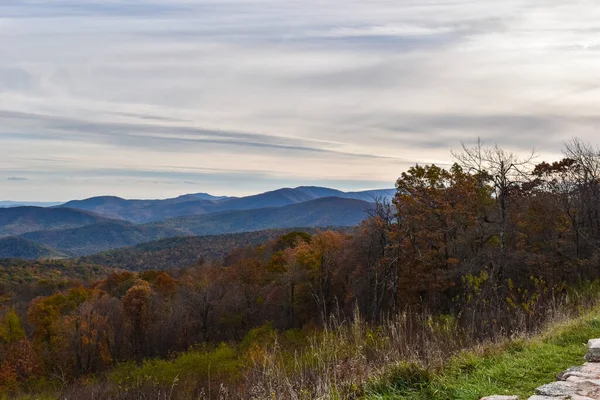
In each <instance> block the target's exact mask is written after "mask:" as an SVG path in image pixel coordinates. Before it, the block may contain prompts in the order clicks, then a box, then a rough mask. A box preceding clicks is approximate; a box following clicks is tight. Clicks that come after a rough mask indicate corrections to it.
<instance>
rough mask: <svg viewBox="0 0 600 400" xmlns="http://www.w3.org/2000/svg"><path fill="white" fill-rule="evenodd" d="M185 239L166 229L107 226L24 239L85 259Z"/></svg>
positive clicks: (63, 231)
mask: <svg viewBox="0 0 600 400" xmlns="http://www.w3.org/2000/svg"><path fill="white" fill-rule="evenodd" d="M181 235H182V233H181V232H179V231H177V230H175V229H171V228H166V227H160V226H152V227H151V226H135V225H129V224H126V223H120V222H103V223H99V224H95V225H90V226H85V227H81V228H74V229H64V230H59V231H38V232H31V233H27V234H25V235H23V236H22V237H23V238H26V239H29V240H32V241H34V242H37V243H41V244H44V245H46V246H50V247H53V248H55V249H58V250H60V251H61V252H64V253H66V254H68V255H70V256H83V255H87V254H93V253H97V252H100V251H104V250H109V249H114V248H118V247H125V246H133V245H136V244H139V243H143V242H149V241H152V240H157V239H162V238H166V237H173V236H181Z"/></svg>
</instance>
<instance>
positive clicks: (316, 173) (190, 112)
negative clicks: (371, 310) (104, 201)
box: [0, 0, 600, 200]
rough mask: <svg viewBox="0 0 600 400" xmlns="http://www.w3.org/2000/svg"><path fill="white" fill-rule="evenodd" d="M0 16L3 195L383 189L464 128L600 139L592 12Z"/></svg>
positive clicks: (314, 0)
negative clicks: (313, 186)
mask: <svg viewBox="0 0 600 400" xmlns="http://www.w3.org/2000/svg"><path fill="white" fill-rule="evenodd" d="M0 15H1V16H2V17H1V18H0V54H1V57H2V66H1V67H0V180H2V181H3V182H5V183H4V184H3V185H2V188H1V191H2V194H3V196H4V197H12V198H20V199H26V198H30V199H32V200H36V199H43V198H47V197H53V198H54V196H50V194H51V193H52V194H53V193H61V196H64V197H65V199H66V198H68V197H85V196H89V195H95V194H101V193H114V194H119V195H122V196H136V197H137V196H139V197H165V196H168V195H169V196H170V195H176V194H180V193H183V192H188V191H203V192H206V191H212V192H215V193H221V194H241V193H249V192H257V191H260V190H266V189H271V188H274V187H276V186H288V185H293V184H309V183H315V184H318V183H322V184H330V185H332V186H338V187H340V188H345V189H360V188H370V187H386V186H391V185H392V184H393V182H394V180H395V178H396V177H397V176H398V175H399V173H400V172H402V170H404V169H405V168H406V167H408V166H409V165H411V164H413V163H415V162H436V163H449V162H451V159H450V153H449V151H448V150H449V149H450V148H452V147H457V146H458V145H459V142H460V141H461V140H466V141H468V140H472V139H473V138H476V137H477V136H481V137H482V138H484V139H487V140H489V141H497V142H499V143H500V144H501V145H503V146H506V147H509V148H510V149H512V150H515V151H527V149H530V148H531V147H533V146H535V147H536V149H538V150H539V151H540V152H542V153H543V155H546V156H548V157H553V156H556V155H557V154H558V153H559V152H560V147H561V144H562V141H563V140H565V139H568V138H570V137H572V136H580V137H582V138H583V139H584V140H589V141H592V142H595V141H597V140H598V139H597V132H596V125H597V122H598V118H597V117H596V116H597V115H598V111H599V110H598V107H599V105H598V104H600V103H599V102H598V95H599V94H600V91H599V90H597V89H598V86H597V82H599V78H600V76H598V75H599V72H598V71H599V70H598V65H599V62H600V51H598V49H600V47H599V46H598V43H600V36H598V32H600V22H599V21H600V7H598V6H597V5H595V4H594V3H593V2H578V3H572V4H571V3H565V2H556V1H554V0H506V1H503V2H499V1H496V0H483V1H479V2H472V1H467V0H449V1H444V2H442V1H431V2H423V1H421V0H400V1H392V0H375V1H369V2H365V1H359V0H344V1H341V0H332V1H328V2H323V1H319V0H306V1H302V2H281V1H275V0H253V1H249V0H219V1H215V0H212V1H211V0H169V1H162V0H142V1H130V0H111V1H108V2H107V1H104V2H99V1H92V0H83V1H74V0H52V1H47V2H28V1H18V0H5V1H2V2H1V3H0ZM21 176H25V177H27V179H28V182H27V184H23V183H20V184H19V182H18V181H15V180H11V179H10V178H14V177H21ZM144 182H145V183H144ZM192 183H194V184H196V185H197V186H198V187H197V189H193V186H192Z"/></svg>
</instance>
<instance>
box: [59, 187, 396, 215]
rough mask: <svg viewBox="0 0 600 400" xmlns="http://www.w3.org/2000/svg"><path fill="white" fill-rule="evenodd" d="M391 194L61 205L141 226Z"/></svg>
mask: <svg viewBox="0 0 600 400" xmlns="http://www.w3.org/2000/svg"><path fill="white" fill-rule="evenodd" d="M394 193H395V190H394V189H385V190H370V191H363V192H348V193H346V192H342V191H339V190H335V189H330V188H324V187H317V186H300V187H297V188H293V189H292V188H283V189H278V190H273V191H270V192H266V193H261V194H257V195H252V196H245V197H239V198H238V197H222V196H221V197H219V196H212V195H209V194H206V193H196V194H187V195H183V196H179V197H176V198H173V199H165V200H126V199H122V198H119V197H112V196H103V197H94V198H90V199H86V200H77V201H70V202H68V203H66V204H64V205H63V206H65V207H71V208H76V209H82V210H87V211H92V212H94V213H98V214H101V215H104V216H106V217H110V218H118V219H123V220H126V221H130V222H134V223H145V222H155V221H161V220H165V219H170V218H175V217H180V216H187V215H203V214H213V213H221V212H225V211H236V210H253V209H260V208H270V207H283V206H287V205H292V204H299V203H303V202H306V201H311V200H316V199H320V198H325V197H338V198H346V199H357V200H363V201H367V202H373V201H374V200H375V199H376V198H388V199H390V198H391V197H393V195H394Z"/></svg>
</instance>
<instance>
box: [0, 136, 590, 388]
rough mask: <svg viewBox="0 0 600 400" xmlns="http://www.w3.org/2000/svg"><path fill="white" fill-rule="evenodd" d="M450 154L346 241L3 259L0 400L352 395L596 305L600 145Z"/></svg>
mask: <svg viewBox="0 0 600 400" xmlns="http://www.w3.org/2000/svg"><path fill="white" fill-rule="evenodd" d="M454 158H455V161H456V162H455V164H453V165H452V166H450V167H448V168H442V167H440V166H436V165H415V166H414V167H412V168H410V169H409V170H407V171H405V172H402V173H401V175H400V177H399V178H398V181H397V182H396V189H397V192H396V196H395V198H394V199H393V201H392V202H389V201H387V200H385V199H379V200H378V201H377V202H376V203H375V206H374V207H373V208H372V209H371V210H370V216H369V218H367V219H366V220H364V221H363V222H362V223H361V224H360V225H359V226H356V227H354V228H352V229H343V230H335V229H328V230H311V231H310V232H305V231H302V230H289V231H286V232H285V233H281V234H279V235H276V237H273V238H272V239H269V240H267V241H265V242H264V243H262V244H259V245H255V244H251V245H247V244H248V243H244V246H240V247H237V248H236V247H235V246H231V249H230V250H229V251H228V252H227V254H226V255H225V256H224V257H221V258H219V259H204V260H203V261H201V262H195V263H194V264H193V265H190V266H188V267H185V268H177V269H173V268H167V267H166V266H165V268H164V270H161V269H150V270H146V271H144V270H143V269H144V268H143V267H139V268H136V269H137V271H128V270H124V269H119V268H113V267H109V266H103V265H98V264H96V263H93V262H94V260H98V258H96V259H94V258H93V257H91V258H89V259H87V260H63V261H59V260H55V261H52V260H46V261H19V260H0V393H3V396H5V397H7V398H20V397H23V398H27V397H26V396H30V398H61V399H78V398H89V399H104V398H112V399H147V398H155V399H195V398H211V399H221V398H222V399H226V398H247V399H250V398H252V399H288V398H290V399H292V398H294V399H313V398H315V399H316V398H338V399H353V398H361V397H364V396H368V395H369V393H372V392H373V391H376V386H377V384H376V382H378V381H381V380H385V379H386V376H388V375H389V374H395V375H394V376H396V379H397V377H398V376H400V377H405V378H406V379H405V380H404V382H408V383H407V385H408V384H412V383H415V382H416V383H418V382H419V379H425V378H424V376H426V374H427V373H429V372H430V371H435V370H436V368H439V367H440V366H441V365H442V364H443V362H444V360H445V358H446V357H447V354H449V353H453V352H458V351H460V350H461V349H465V348H469V347H473V346H476V345H477V344H480V343H484V342H490V341H491V342H494V341H500V340H502V339H503V338H506V337H511V336H513V335H518V334H527V333H533V332H536V331H537V330H539V329H541V328H542V327H544V326H546V324H548V323H549V321H552V319H553V318H555V317H557V316H558V315H578V314H581V313H583V312H585V311H586V310H589V309H590V308H591V307H593V306H595V305H597V304H598V300H600V281H598V279H599V278H600V150H599V149H597V148H594V147H592V146H590V145H587V144H586V143H583V142H581V141H580V140H577V139H573V140H572V141H570V142H568V143H566V144H565V148H564V158H562V159H560V160H549V161H542V160H539V159H537V158H536V157H535V156H534V155H533V154H532V155H531V156H526V157H520V156H516V155H514V154H512V153H510V152H508V151H505V150H503V149H501V148H498V147H496V146H486V145H485V144H483V143H478V144H477V145H475V146H474V147H469V146H466V145H465V146H463V148H462V149H461V150H460V151H458V152H456V154H454ZM272 236H273V235H271V234H270V236H269V238H270V237H272ZM185 242H189V239H186V241H184V243H185ZM203 246H204V245H203ZM136 251H141V250H139V249H138V250H136ZM202 251H207V250H206V249H205V247H202ZM220 251H222V250H220ZM186 254H187V253H186ZM219 254H221V253H219ZM199 256H200V255H199ZM100 259H101V258H100ZM199 259H200V257H199ZM402 379H404V378H402Z"/></svg>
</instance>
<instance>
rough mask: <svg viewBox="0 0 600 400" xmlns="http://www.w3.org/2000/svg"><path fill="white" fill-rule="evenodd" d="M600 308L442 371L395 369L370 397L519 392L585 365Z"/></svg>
mask: <svg viewBox="0 0 600 400" xmlns="http://www.w3.org/2000/svg"><path fill="white" fill-rule="evenodd" d="M599 315H600V310H596V311H595V312H594V313H590V314H587V315H586V316H584V317H581V318H578V319H576V320H574V321H570V322H568V323H565V324H561V325H560V326H558V327H553V328H552V329H551V330H549V331H548V332H546V333H545V334H542V335H540V336H538V337H535V338H531V339H519V340H514V341H511V342H509V343H506V344H504V345H502V346H499V347H496V348H495V349H491V348H489V347H488V348H482V349H478V350H477V351H472V352H465V353H462V354H460V355H458V356H456V357H453V358H452V359H450V360H449V362H448V365H447V366H446V368H445V369H444V370H443V371H442V372H441V373H440V374H434V375H429V376H428V374H427V373H426V372H424V371H422V372H419V371H416V372H415V371H414V370H413V371H411V373H407V370H408V369H407V368H399V369H398V371H399V372H396V373H392V374H390V377H389V379H388V380H387V382H380V383H377V384H374V385H373V386H372V387H371V390H370V395H368V396H367V398H368V399H371V400H375V399H381V400H392V399H394V400H396V399H414V400H416V399H419V400H425V399H428V400H475V399H479V398H481V397H483V396H486V395H492V394H499V395H502V394H504V395H515V394H517V395H519V396H520V398H523V399H526V398H527V397H528V396H531V395H532V394H533V392H534V390H535V389H536V388H537V387H539V386H541V385H543V384H546V383H550V382H553V381H554V380H555V379H556V374H557V373H559V372H562V371H564V370H566V369H567V368H569V367H572V366H575V365H581V364H583V362H584V360H583V356H584V354H585V351H586V346H585V344H586V343H587V341H588V339H591V338H597V337H600V319H599Z"/></svg>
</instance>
